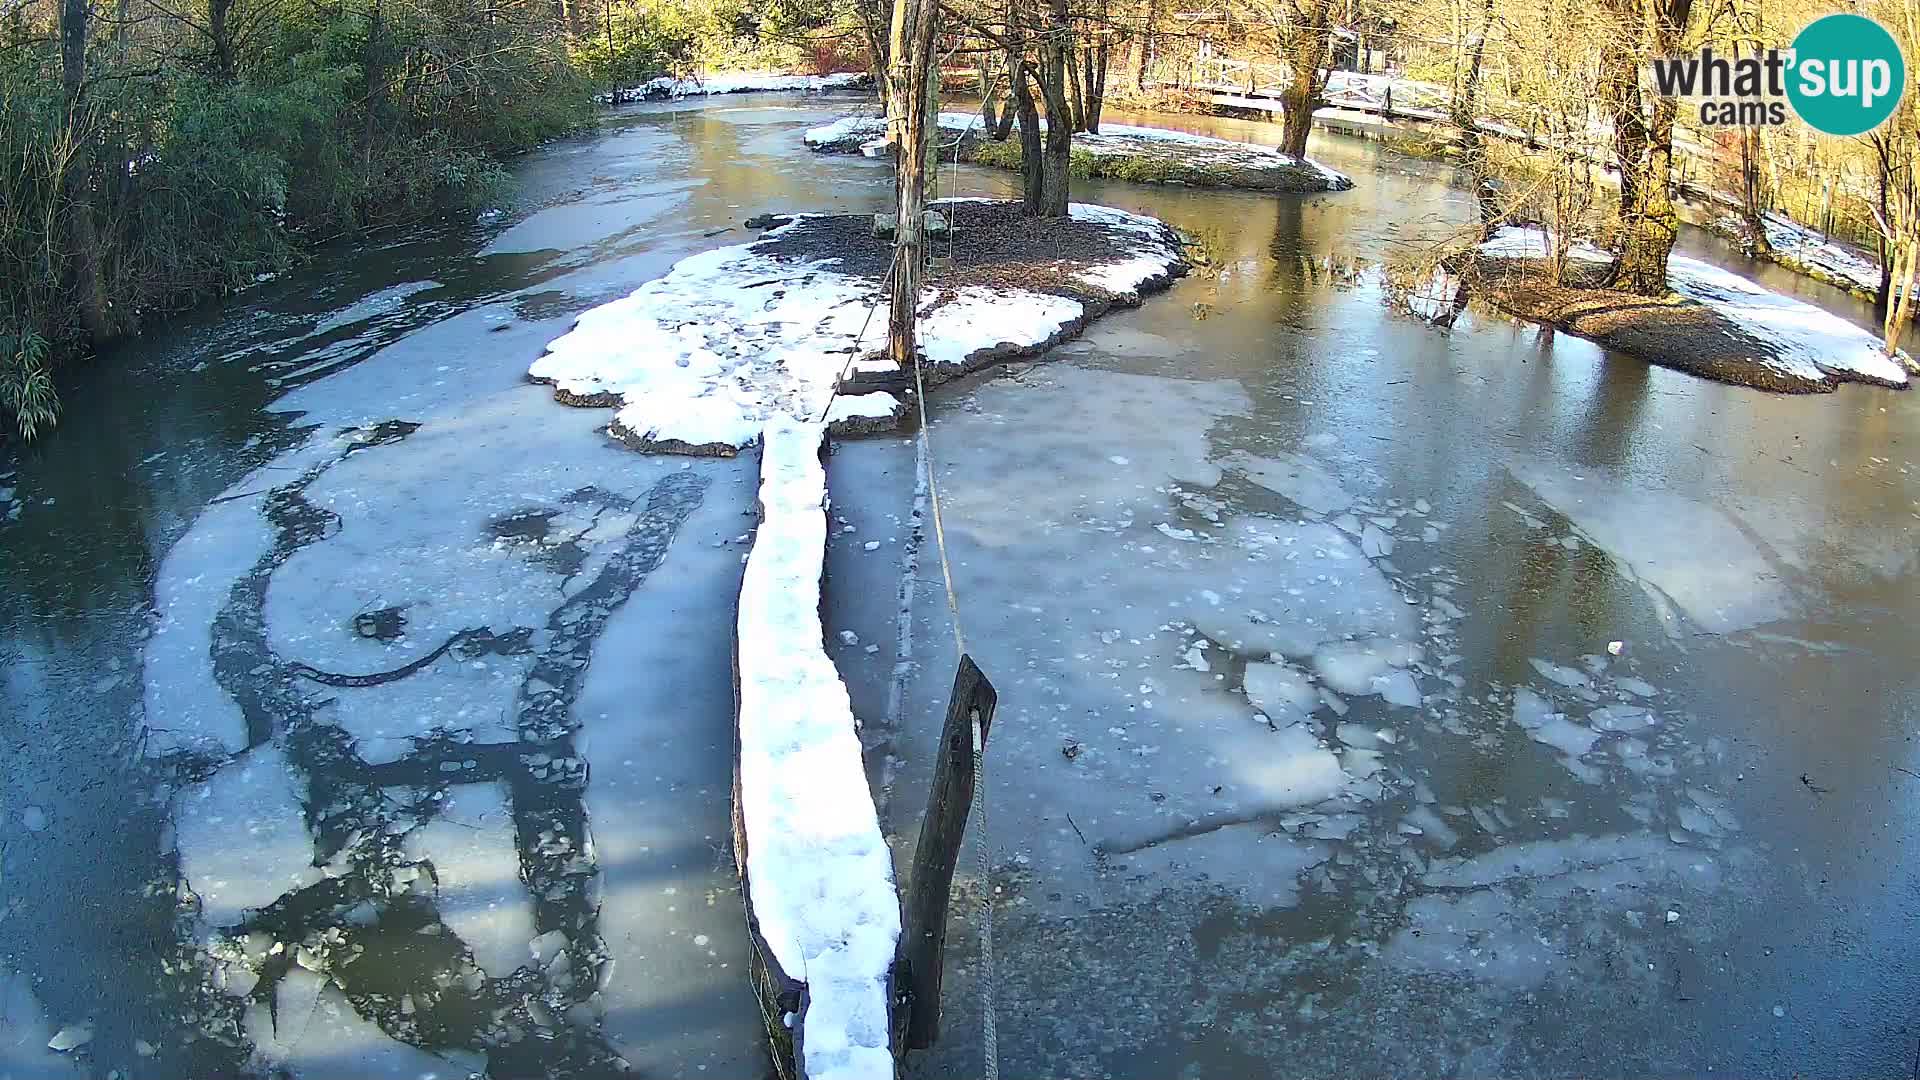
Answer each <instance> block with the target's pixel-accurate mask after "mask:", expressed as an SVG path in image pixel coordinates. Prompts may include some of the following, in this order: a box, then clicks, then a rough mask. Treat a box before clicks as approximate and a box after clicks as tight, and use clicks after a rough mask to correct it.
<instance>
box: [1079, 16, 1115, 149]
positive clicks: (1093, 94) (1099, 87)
mask: <svg viewBox="0 0 1920 1080" xmlns="http://www.w3.org/2000/svg"><path fill="white" fill-rule="evenodd" d="M1081 51H1082V53H1083V54H1084V55H1085V56H1086V58H1087V62H1086V76H1087V86H1086V91H1085V93H1084V95H1083V99H1084V101H1085V102H1086V109H1087V112H1086V130H1087V132H1088V133H1090V134H1094V135H1098V134H1099V133H1100V111H1101V110H1102V109H1103V108H1105V107H1106V103H1107V62H1108V61H1107V56H1108V54H1107V38H1106V35H1105V34H1104V33H1103V34H1101V35H1100V39H1099V40H1098V41H1096V42H1094V43H1093V47H1092V48H1090V49H1083V50H1081Z"/></svg>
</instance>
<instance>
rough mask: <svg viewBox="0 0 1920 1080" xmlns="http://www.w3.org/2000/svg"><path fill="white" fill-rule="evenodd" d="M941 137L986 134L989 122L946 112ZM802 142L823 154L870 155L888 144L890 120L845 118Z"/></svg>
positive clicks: (811, 131)
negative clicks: (971, 132)
mask: <svg viewBox="0 0 1920 1080" xmlns="http://www.w3.org/2000/svg"><path fill="white" fill-rule="evenodd" d="M939 123H940V134H941V136H942V137H943V138H948V139H951V138H954V137H957V136H960V135H964V134H966V133H967V132H969V131H985V130H986V126H987V122H986V120H985V119H984V118H983V117H981V116H980V114H979V113H959V112H943V113H941V114H940V121H939ZM801 139H802V140H803V141H804V142H805V143H806V144H807V149H809V150H812V151H814V152H815V153H821V154H868V155H869V156H872V154H873V152H875V151H877V150H878V149H879V148H880V147H884V146H885V145H886V143H887V118H886V117H884V116H860V115H855V116H843V117H841V118H840V119H838V120H835V121H834V122H833V123H831V124H822V125H820V126H819V127H812V128H808V129H807V131H806V134H804V135H802V136H801Z"/></svg>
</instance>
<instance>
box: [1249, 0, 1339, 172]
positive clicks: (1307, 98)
mask: <svg viewBox="0 0 1920 1080" xmlns="http://www.w3.org/2000/svg"><path fill="white" fill-rule="evenodd" d="M1294 14H1295V15H1296V16H1297V18H1296V19H1295V20H1294V25H1293V28H1292V32H1291V33H1290V34H1289V35H1288V41H1287V46H1288V48H1287V63H1288V66H1289V67H1291V68H1292V71H1291V72H1289V74H1288V78H1287V83H1286V85H1285V86H1284V87H1282V88H1281V91H1280V106H1281V110H1282V113H1281V128H1280V150H1281V152H1282V153H1286V154H1291V155H1293V156H1294V157H1306V156H1307V136H1308V135H1310V134H1312V132H1313V111H1314V110H1315V109H1317V108H1319V107H1320V90H1321V87H1322V85H1323V83H1322V82H1321V74H1320V69H1321V68H1323V67H1325V66H1326V64H1327V56H1328V53H1329V51H1330V50H1331V47H1332V41H1331V39H1332V37H1333V23H1332V18H1333V0H1307V2H1306V3H1304V4H1300V5H1297V6H1296V7H1295V9H1294ZM1248 71H1249V75H1248V78H1249V79H1251V78H1252V75H1251V71H1252V69H1251V68H1249V69H1248Z"/></svg>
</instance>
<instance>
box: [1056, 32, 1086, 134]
mask: <svg viewBox="0 0 1920 1080" xmlns="http://www.w3.org/2000/svg"><path fill="white" fill-rule="evenodd" d="M1060 51H1061V58H1062V60H1063V61H1064V66H1065V68H1066V73H1067V108H1068V109H1069V110H1071V111H1072V113H1073V130H1075V131H1085V130H1087V102H1086V99H1085V98H1084V97H1083V96H1082V95H1081V93H1080V65H1079V64H1078V62H1077V53H1083V52H1085V51H1086V50H1085V49H1078V50H1076V49H1075V47H1074V43H1073V42H1072V41H1068V42H1067V44H1066V46H1065V47H1064V48H1062V49H1061V50H1060Z"/></svg>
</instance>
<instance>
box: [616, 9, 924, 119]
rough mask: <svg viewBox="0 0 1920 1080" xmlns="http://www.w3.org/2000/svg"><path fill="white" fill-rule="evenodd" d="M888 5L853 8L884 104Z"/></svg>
mask: <svg viewBox="0 0 1920 1080" xmlns="http://www.w3.org/2000/svg"><path fill="white" fill-rule="evenodd" d="M609 2H611V0H609ZM886 3H887V0H858V2H857V3H855V4H854V6H853V10H854V14H855V15H857V16H858V17H859V19H860V36H861V37H862V38H864V39H865V40H866V45H867V70H868V73H869V74H871V75H872V76H873V88H874V90H875V91H876V92H878V93H879V95H880V100H881V101H882V102H886V101H887V100H888V96H887V72H888V70H889V65H888V63H887V34H888V29H889V26H890V23H891V16H890V15H889V14H888V8H887V7H886V6H885V5H886Z"/></svg>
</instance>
